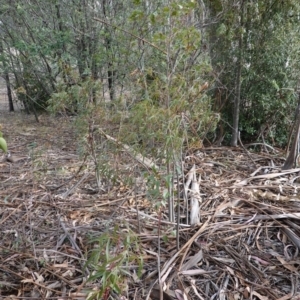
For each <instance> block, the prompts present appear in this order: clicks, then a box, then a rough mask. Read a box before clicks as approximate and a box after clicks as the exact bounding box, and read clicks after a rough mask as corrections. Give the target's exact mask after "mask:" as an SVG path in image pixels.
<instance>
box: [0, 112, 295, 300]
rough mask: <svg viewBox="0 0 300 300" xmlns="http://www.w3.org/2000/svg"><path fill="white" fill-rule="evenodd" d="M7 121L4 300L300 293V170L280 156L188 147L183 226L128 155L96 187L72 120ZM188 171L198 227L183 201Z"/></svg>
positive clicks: (0, 251) (13, 116) (12, 116)
mask: <svg viewBox="0 0 300 300" xmlns="http://www.w3.org/2000/svg"><path fill="white" fill-rule="evenodd" d="M0 117H1V119H0V120H1V124H2V127H3V129H2V131H3V135H4V136H5V138H6V140H7V144H8V146H9V150H10V152H11V155H12V157H14V160H13V161H9V160H7V159H5V157H4V155H3V160H2V162H1V163H0V195H1V197H0V201H1V206H0V224H1V227H0V237H1V242H0V270H1V272H0V291H1V292H0V299H153V300H156V299H157V300H158V299H167V300H169V299H230V300H233V299H281V300H283V299H294V300H296V299H299V298H300V283H299V280H298V274H299V267H300V264H299V258H298V256H299V249H300V238H299V237H300V213H299V212H298V211H299V208H300V204H299V191H298V189H299V187H300V185H299V172H300V169H292V170H289V171H281V166H282V165H283V163H284V153H283V152H282V151H281V150H279V149H274V148H272V149H269V150H270V151H269V152H267V151H258V152H255V151H253V150H251V148H247V147H245V148H242V147H225V146H224V147H222V146H221V147H201V148H200V147H199V148H193V149H185V151H184V152H183V157H182V162H183V166H184V176H182V178H179V179H178V182H176V185H175V186H176V192H177V191H178V197H177V196H175V197H174V199H176V205H177V204H178V203H179V208H180V210H179V211H180V216H179V222H178V224H176V222H175V223H172V222H170V221H169V219H168V207H167V205H166V204H164V205H159V206H158V205H157V200H159V199H160V200H161V203H164V200H165V199H164V196H163V191H161V190H158V194H159V195H160V193H161V196H160V198H159V197H156V201H153V197H152V196H153V193H152V194H151V193H150V192H151V191H149V190H148V186H147V184H145V177H143V176H142V174H143V172H142V171H141V169H142V167H141V166H140V164H139V163H138V162H137V161H136V160H135V159H134V158H132V157H131V156H130V155H128V153H127V152H126V151H120V152H119V153H118V155H117V156H114V154H113V153H107V165H106V175H107V176H106V177H102V178H101V185H99V178H96V177H97V176H95V170H94V165H93V162H92V161H91V159H89V158H86V159H83V158H82V157H81V153H80V151H78V140H77V138H76V134H75V132H74V126H73V122H74V120H73V119H72V117H68V118H66V117H50V116H48V115H46V114H45V115H42V116H41V117H40V123H39V124H38V123H36V121H35V119H34V117H33V116H31V115H29V116H28V115H25V114H23V113H3V112H1V115H0ZM246 146H247V145H246ZM160 163H161V164H163V162H160ZM108 166H109V167H108ZM192 166H195V170H196V174H197V175H198V176H199V177H200V178H201V180H199V185H200V193H201V199H199V202H200V212H201V213H200V223H199V224H196V225H194V226H190V225H188V224H187V220H186V216H187V214H186V209H187V207H188V206H187V205H186V203H184V197H183V195H182V194H183V186H184V181H185V180H186V178H187V176H188V173H189V171H190V170H191V168H192ZM102 171H103V170H102ZM118 172H120V174H123V175H126V174H128V176H127V177H128V178H129V177H135V178H136V181H135V182H136V184H135V185H130V182H129V181H128V182H127V181H126V180H124V176H117V175H116V174H118ZM125 177H126V176H125ZM147 180H149V178H148V179H147ZM154 183H155V182H154ZM154 186H155V184H154ZM175 194H176V193H175ZM176 195H177V194H176ZM177 219H178V215H177V216H176V217H175V220H177ZM176 231H177V234H176ZM161 297H162V298H161Z"/></svg>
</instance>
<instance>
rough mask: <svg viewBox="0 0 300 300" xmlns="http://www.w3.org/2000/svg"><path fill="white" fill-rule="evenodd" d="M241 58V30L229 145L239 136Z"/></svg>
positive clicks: (234, 142) (241, 13)
mask: <svg viewBox="0 0 300 300" xmlns="http://www.w3.org/2000/svg"><path fill="white" fill-rule="evenodd" d="M243 6H244V1H241V7H240V17H241V21H240V28H238V30H241V28H243V18H244V12H243ZM242 60H243V32H242V31H241V32H240V34H239V47H238V61H237V70H236V81H235V97H234V109H233V126H232V138H231V146H233V147H236V146H237V142H238V136H239V117H240V103H241V74H242Z"/></svg>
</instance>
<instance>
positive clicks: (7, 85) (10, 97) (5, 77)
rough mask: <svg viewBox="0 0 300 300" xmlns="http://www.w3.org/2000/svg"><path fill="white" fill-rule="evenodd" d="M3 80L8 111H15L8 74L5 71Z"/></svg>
mask: <svg viewBox="0 0 300 300" xmlns="http://www.w3.org/2000/svg"><path fill="white" fill-rule="evenodd" d="M4 79H5V82H6V89H7V97H8V105H9V111H15V109H14V103H13V98H12V93H11V88H10V81H9V74H8V72H7V71H5V74H4Z"/></svg>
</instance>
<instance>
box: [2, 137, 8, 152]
mask: <svg viewBox="0 0 300 300" xmlns="http://www.w3.org/2000/svg"><path fill="white" fill-rule="evenodd" d="M0 149H2V150H3V151H4V152H5V153H6V152H7V144H6V140H5V139H4V138H3V137H0Z"/></svg>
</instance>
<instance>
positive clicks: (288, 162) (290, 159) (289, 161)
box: [282, 92, 300, 170]
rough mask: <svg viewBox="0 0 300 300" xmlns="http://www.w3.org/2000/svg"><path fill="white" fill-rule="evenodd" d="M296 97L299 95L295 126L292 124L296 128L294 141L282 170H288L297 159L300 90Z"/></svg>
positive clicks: (299, 127) (299, 131) (299, 132)
mask: <svg viewBox="0 0 300 300" xmlns="http://www.w3.org/2000/svg"><path fill="white" fill-rule="evenodd" d="M298 97H299V100H298V107H297V111H296V120H295V126H294V128H296V129H295V130H296V132H295V137H294V141H293V144H292V148H291V150H290V153H289V155H288V157H287V159H286V160H285V163H284V165H283V167H282V170H289V169H292V168H293V167H294V165H295V162H296V159H297V155H298V152H299V149H298V142H299V134H300V92H299V94H298Z"/></svg>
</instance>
